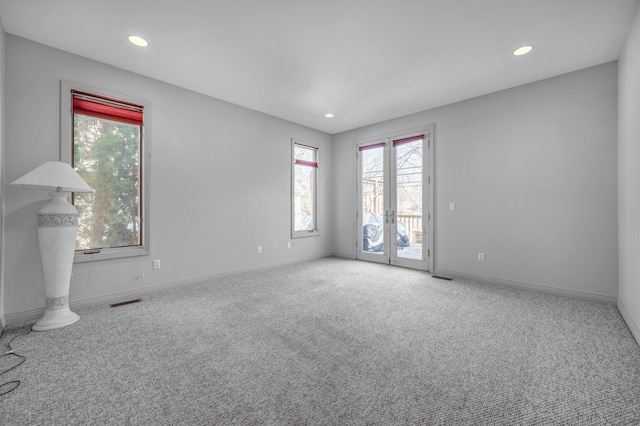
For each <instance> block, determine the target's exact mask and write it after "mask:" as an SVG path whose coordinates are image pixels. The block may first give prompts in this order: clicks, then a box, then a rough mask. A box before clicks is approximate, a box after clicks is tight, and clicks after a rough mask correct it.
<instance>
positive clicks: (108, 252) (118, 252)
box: [73, 247, 149, 263]
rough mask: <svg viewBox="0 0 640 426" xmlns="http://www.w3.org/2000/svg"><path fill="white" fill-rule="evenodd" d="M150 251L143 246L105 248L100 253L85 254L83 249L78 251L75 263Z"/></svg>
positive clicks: (134, 255) (146, 253) (145, 254)
mask: <svg viewBox="0 0 640 426" xmlns="http://www.w3.org/2000/svg"><path fill="white" fill-rule="evenodd" d="M147 255H149V252H148V251H147V250H145V249H144V248H141V247H135V248H120V249H105V250H102V251H100V253H91V254H85V253H83V252H82V251H76V254H75V257H74V259H73V263H84V262H94V261H98V260H109V259H122V258H127V257H139V256H147Z"/></svg>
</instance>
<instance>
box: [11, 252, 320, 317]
mask: <svg viewBox="0 0 640 426" xmlns="http://www.w3.org/2000/svg"><path fill="white" fill-rule="evenodd" d="M329 256H332V254H331V253H325V254H323V255H319V256H306V257H297V258H293V259H286V260H281V261H278V262H272V263H264V264H260V265H256V266H249V267H245V268H239V269H234V270H228V271H222V272H219V273H216V274H212V275H207V276H204V277H197V278H190V279H186V280H181V281H174V282H170V283H164V284H154V285H150V286H147V287H140V288H136V289H134V290H127V291H120V292H116V293H110V294H105V295H101V296H96V297H89V298H86V299H81V300H74V301H71V302H69V307H70V308H71V310H74V309H82V308H87V307H90V306H96V305H107V304H111V303H117V302H122V301H125V300H131V299H137V298H140V297H142V296H145V295H148V294H150V293H155V292H159V291H163V290H170V289H174V288H178V287H184V286H188V285H193V284H201V283H204V282H207V281H212V280H214V279H216V278H221V277H225V276H232V275H237V274H242V273H245V272H253V271H262V270H267V269H272V268H276V267H280V266H287V265H295V264H298V263H302V262H308V261H312V260H318V259H322V258H325V257H329ZM43 313H44V307H42V308H36V309H30V310H27V311H22V312H14V313H11V314H6V315H5V318H6V323H7V324H18V323H23V322H28V321H33V320H37V319H38V318H40V317H41V316H42V314H43Z"/></svg>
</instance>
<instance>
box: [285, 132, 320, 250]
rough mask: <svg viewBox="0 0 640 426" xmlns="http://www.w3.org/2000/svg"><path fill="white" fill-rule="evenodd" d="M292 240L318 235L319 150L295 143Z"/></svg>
mask: <svg viewBox="0 0 640 426" xmlns="http://www.w3.org/2000/svg"><path fill="white" fill-rule="evenodd" d="M292 189H293V193H292V198H293V200H292V209H293V212H292V235H291V236H292V238H300V237H309V236H314V235H318V233H319V231H318V148H316V147H313V146H309V145H303V144H301V143H298V142H296V141H294V142H293V185H292Z"/></svg>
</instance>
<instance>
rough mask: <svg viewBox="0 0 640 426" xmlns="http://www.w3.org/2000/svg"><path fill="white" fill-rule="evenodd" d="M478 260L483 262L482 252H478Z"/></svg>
mask: <svg viewBox="0 0 640 426" xmlns="http://www.w3.org/2000/svg"><path fill="white" fill-rule="evenodd" d="M478 262H484V253H478Z"/></svg>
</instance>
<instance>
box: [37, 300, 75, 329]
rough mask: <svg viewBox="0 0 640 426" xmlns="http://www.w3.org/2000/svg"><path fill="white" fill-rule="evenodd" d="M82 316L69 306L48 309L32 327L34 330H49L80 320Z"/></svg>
mask: <svg viewBox="0 0 640 426" xmlns="http://www.w3.org/2000/svg"><path fill="white" fill-rule="evenodd" d="M79 319H80V316H79V315H78V314H76V313H74V312H71V310H70V309H69V306H65V307H64V308H58V309H47V310H46V311H44V315H43V316H42V318H40V319H39V320H38V321H37V322H36V323H35V324H34V325H33V327H32V328H31V329H32V330H33V331H47V330H53V329H54V328H60V327H65V326H67V325H70V324H73V323H74V322H76V321H78V320H79Z"/></svg>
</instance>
